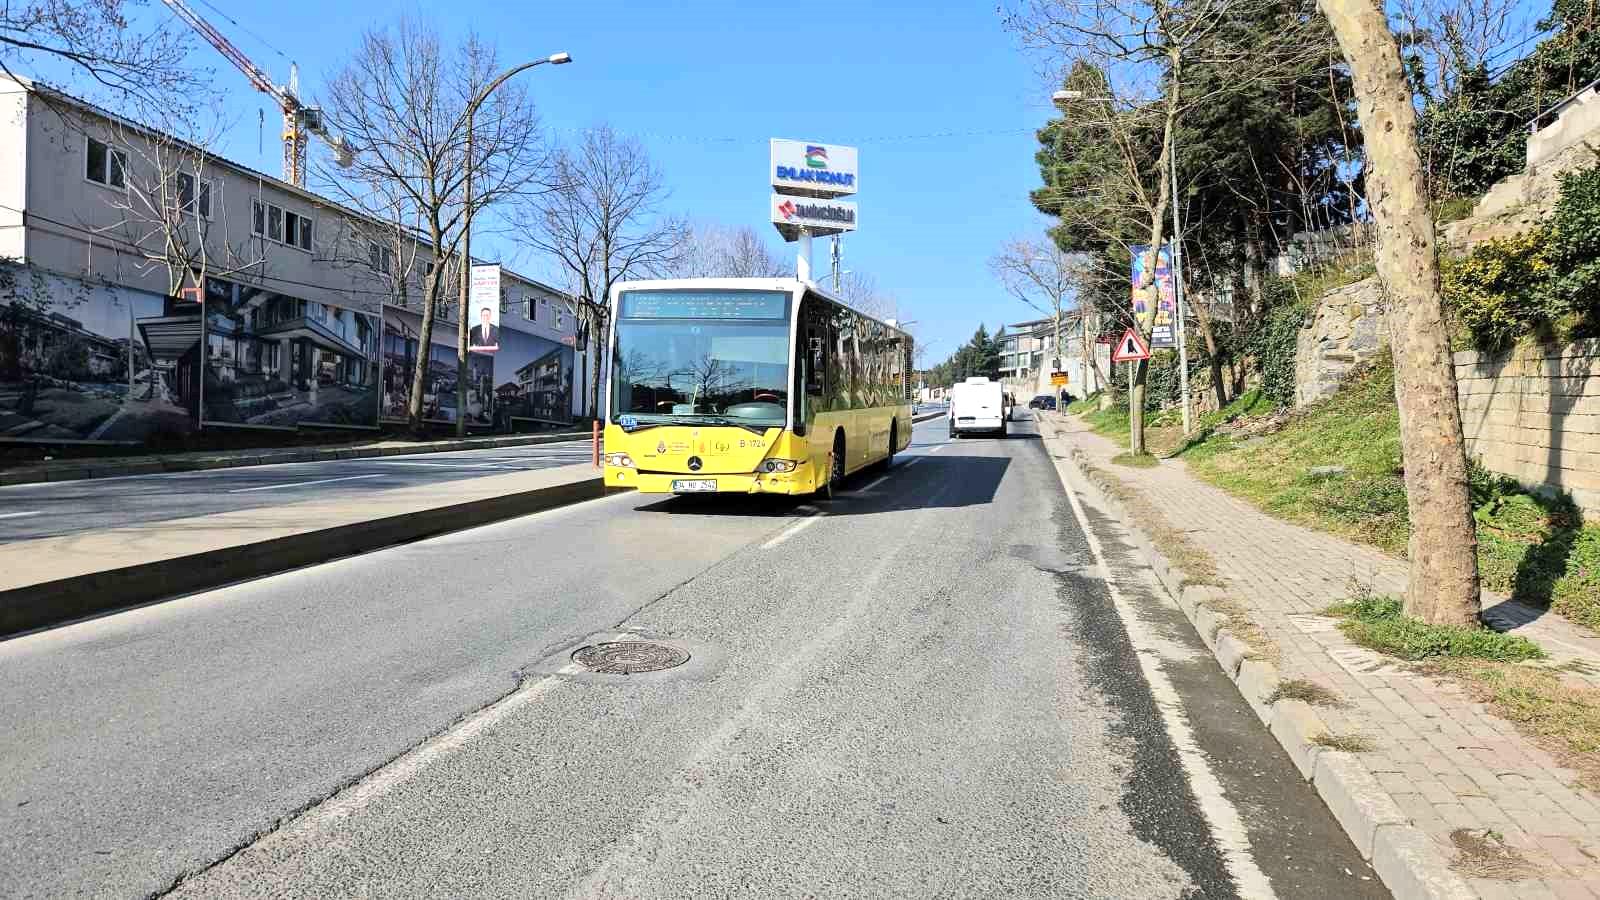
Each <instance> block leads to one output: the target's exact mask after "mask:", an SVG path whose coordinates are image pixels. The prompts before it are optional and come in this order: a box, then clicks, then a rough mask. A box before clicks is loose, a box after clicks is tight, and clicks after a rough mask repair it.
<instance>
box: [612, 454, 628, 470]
mask: <svg viewBox="0 0 1600 900" xmlns="http://www.w3.org/2000/svg"><path fill="white" fill-rule="evenodd" d="M606 465H608V466H616V467H618V468H622V469H631V468H633V457H631V456H629V455H628V454H626V453H607V454H606Z"/></svg>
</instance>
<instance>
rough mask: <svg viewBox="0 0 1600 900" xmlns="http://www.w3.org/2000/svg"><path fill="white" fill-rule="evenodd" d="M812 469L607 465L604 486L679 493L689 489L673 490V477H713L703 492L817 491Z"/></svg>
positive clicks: (647, 491)
mask: <svg viewBox="0 0 1600 900" xmlns="http://www.w3.org/2000/svg"><path fill="white" fill-rule="evenodd" d="M811 469H812V467H811V466H809V465H801V466H800V467H799V468H798V469H796V470H795V471H793V472H778V473H771V474H768V473H756V472H746V473H742V474H737V475H726V474H722V475H697V474H694V473H692V472H691V473H688V474H662V473H656V472H639V471H636V470H634V469H623V468H607V469H606V487H608V488H634V489H636V490H638V491H639V492H640V493H641V494H679V493H690V492H686V491H679V490H675V489H674V488H673V486H672V483H673V482H674V481H715V482H716V483H717V489H716V491H714V492H712V491H706V492H705V493H718V494H782V495H789V496H793V495H798V494H811V493H815V492H816V490H817V485H816V484H815V483H814V481H813V479H812V477H811ZM696 493H698V492H696Z"/></svg>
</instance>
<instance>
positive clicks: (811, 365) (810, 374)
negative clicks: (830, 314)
mask: <svg viewBox="0 0 1600 900" xmlns="http://www.w3.org/2000/svg"><path fill="white" fill-rule="evenodd" d="M827 343H828V339H827V332H826V331H822V330H820V329H818V328H816V327H815V326H811V327H808V328H806V348H807V349H806V353H807V357H806V393H807V394H811V395H813V396H821V395H823V394H825V393H827V391H828V385H827V380H826V378H824V376H825V375H826V374H827V371H828V360H827V356H826V354H827Z"/></svg>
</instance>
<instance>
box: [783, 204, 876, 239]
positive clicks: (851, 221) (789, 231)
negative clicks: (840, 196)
mask: <svg viewBox="0 0 1600 900" xmlns="http://www.w3.org/2000/svg"><path fill="white" fill-rule="evenodd" d="M772 224H774V225H776V226H778V231H779V232H780V233H781V234H782V235H783V237H784V240H788V241H793V240H796V239H797V238H799V236H800V229H802V228H804V229H805V230H806V231H808V232H810V233H811V234H812V235H813V236H814V237H822V236H825V235H830V234H839V233H841V232H845V231H855V230H856V205H855V204H854V203H850V202H848V201H845V200H823V199H818V198H814V197H791V196H789V195H788V194H773V195H772Z"/></svg>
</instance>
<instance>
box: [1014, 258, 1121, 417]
mask: <svg viewBox="0 0 1600 900" xmlns="http://www.w3.org/2000/svg"><path fill="white" fill-rule="evenodd" d="M1087 256H1088V254H1081V253H1080V254H1067V253H1065V252H1063V251H1062V250H1061V248H1060V247H1059V246H1057V245H1056V243H1055V241H1050V240H1044V241H1035V240H1030V239H1028V238H1015V239H1013V240H1010V241H1007V242H1006V243H1005V245H1003V246H1002V247H1001V248H1000V252H999V253H996V254H995V255H994V257H992V258H991V259H990V260H989V269H990V271H992V272H993V273H994V275H995V277H996V278H998V279H999V280H1000V284H1001V285H1002V286H1004V287H1005V289H1006V292H1007V293H1009V294H1010V295H1011V296H1013V297H1015V298H1017V299H1018V300H1020V301H1022V302H1023V303H1025V304H1027V305H1028V306H1030V307H1032V308H1034V309H1036V310H1038V311H1039V312H1041V313H1044V314H1045V315H1047V316H1050V317H1052V318H1053V319H1054V320H1055V355H1056V356H1058V357H1059V356H1064V355H1065V353H1064V351H1063V348H1064V347H1065V342H1064V341H1063V340H1062V338H1061V320H1062V318H1063V317H1064V316H1067V315H1068V314H1069V312H1070V313H1071V314H1075V315H1076V317H1077V320H1078V321H1077V325H1078V329H1079V336H1080V338H1081V340H1082V346H1083V351H1082V352H1083V359H1084V362H1085V367H1086V368H1087V369H1088V370H1089V373H1090V377H1091V378H1093V379H1094V384H1093V388H1092V389H1091V388H1090V387H1088V386H1086V387H1085V388H1084V389H1085V390H1086V391H1088V392H1089V393H1094V392H1095V391H1098V390H1100V382H1101V380H1103V378H1104V375H1105V373H1103V372H1101V371H1100V362H1099V360H1097V359H1095V355H1094V347H1095V345H1094V342H1093V340H1092V339H1091V338H1090V319H1091V318H1093V316H1092V310H1090V309H1089V308H1087V307H1086V305H1085V304H1082V303H1079V302H1077V300H1078V290H1077V284H1078V282H1079V280H1080V278H1081V275H1080V271H1079V270H1080V268H1081V267H1082V266H1083V265H1085V264H1087V259H1086V258H1087ZM1069 305H1070V307H1071V309H1070V310H1069ZM1095 333H1096V334H1098V332H1095Z"/></svg>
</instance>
